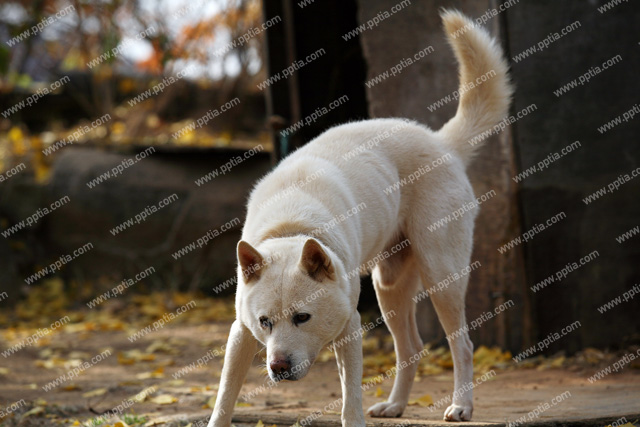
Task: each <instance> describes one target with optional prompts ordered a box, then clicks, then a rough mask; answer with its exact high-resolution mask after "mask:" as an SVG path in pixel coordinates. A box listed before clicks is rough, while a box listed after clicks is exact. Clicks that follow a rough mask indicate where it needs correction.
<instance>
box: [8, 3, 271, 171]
mask: <svg viewBox="0 0 640 427" xmlns="http://www.w3.org/2000/svg"><path fill="white" fill-rule="evenodd" d="M261 22H262V16H261V2H260V1H259V0H195V1H190V0H165V1H155V0H111V1H108V0H107V1H100V2H96V1H78V0H71V1H59V0H35V1H33V0H20V1H6V2H3V4H2V5H1V6H0V41H1V43H0V94H1V100H0V112H3V113H2V115H1V116H0V171H4V170H7V169H9V168H10V167H13V166H15V165H16V164H19V163H21V162H24V163H26V164H27V165H29V166H31V167H30V168H29V170H30V171H33V172H34V175H35V177H36V179H38V180H39V181H45V180H46V178H47V175H48V169H49V167H50V164H51V161H52V158H53V157H55V156H43V154H42V150H43V148H46V147H48V146H50V145H51V144H54V143H55V142H56V141H59V140H62V139H64V138H67V137H68V136H69V135H70V134H72V133H73V132H74V131H75V130H77V129H78V128H79V127H82V126H86V125H88V124H90V123H91V122H92V121H94V120H95V119H96V118H99V117H102V116H104V115H105V114H108V115H109V116H110V117H111V119H110V120H108V121H107V122H106V123H105V124H103V125H99V126H97V127H95V128H92V129H91V130H90V131H89V132H87V133H85V134H83V135H81V136H80V138H79V140H78V141H76V142H74V144H86V145H96V146H101V147H106V148H107V149H117V150H131V149H136V147H139V146H141V145H142V146H147V145H154V146H157V147H161V146H167V147H170V148H171V149H179V148H180V147H188V148H193V147H199V148H202V147H204V148H209V147H220V146H223V147H224V146H239V147H242V148H248V147H251V146H253V145H255V144H257V143H260V142H263V143H265V142H266V141H267V139H268V136H267V133H266V132H265V130H264V97H263V96H264V95H263V93H262V92H260V91H259V90H258V89H257V88H256V84H257V83H258V82H260V81H262V80H264V78H265V71H264V66H263V64H264V61H263V44H264V34H258V35H256V36H255V37H251V38H250V40H249V41H248V42H247V43H242V44H240V43H236V45H235V46H232V45H231V43H232V42H233V41H234V40H238V38H239V37H240V36H242V35H243V34H245V33H247V31H250V30H251V29H253V28H256V27H258V26H259V25H260V24H261ZM38 26H40V27H42V30H41V31H37V32H36V33H35V34H34V33H33V31H31V29H32V28H34V27H38ZM25 32H26V33H25ZM110 52H117V53H116V54H115V55H112V54H110ZM92 61H93V63H92ZM97 62H99V63H97ZM65 76H68V78H69V80H68V82H67V83H64V84H63V85H62V86H61V87H59V88H57V89H56V90H54V91H53V92H52V93H50V94H47V95H45V96H42V97H40V98H38V99H37V102H35V103H34V104H33V105H31V106H29V107H25V108H21V109H19V110H15V111H13V112H11V111H10V110H9V109H10V108H11V107H13V106H16V105H19V103H20V102H21V101H24V100H25V99H26V98H28V97H29V96H33V95H34V94H42V93H43V90H45V89H46V88H50V87H51V84H52V82H55V81H58V80H60V79H61V78H65ZM176 76H181V77H182V78H179V77H176ZM169 79H170V80H169ZM162 82H164V83H165V88H164V90H162V92H160V93H159V94H157V95H151V96H149V97H148V98H147V99H146V100H144V101H141V102H137V101H135V98H136V97H138V96H139V95H140V94H142V93H144V92H145V91H146V90H149V89H152V88H154V87H155V86H156V85H158V84H160V83H162ZM168 82H171V84H167V83H168ZM36 96H37V95H36ZM235 97H239V98H240V99H241V100H242V103H241V105H240V106H239V107H237V108H234V109H233V110H232V111H229V112H228V113H225V115H223V117H221V118H220V119H219V120H214V121H212V122H210V123H209V124H208V125H207V126H206V127H203V128H201V129H195V130H194V131H190V132H186V133H184V134H183V135H181V136H180V137H178V138H172V137H171V135H172V134H173V133H174V132H176V131H178V130H180V129H182V128H184V126H186V125H187V124H189V123H191V122H192V121H193V120H195V119H197V118H199V117H201V116H202V115H204V114H206V112H207V111H208V110H209V109H212V108H219V106H220V105H222V104H224V103H225V102H227V101H229V100H230V99H233V98H235ZM56 154H57V152H56Z"/></svg>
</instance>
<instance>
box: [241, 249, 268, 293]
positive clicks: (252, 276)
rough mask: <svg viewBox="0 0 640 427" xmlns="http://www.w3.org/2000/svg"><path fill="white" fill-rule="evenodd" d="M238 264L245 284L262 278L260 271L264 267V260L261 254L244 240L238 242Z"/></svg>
mask: <svg viewBox="0 0 640 427" xmlns="http://www.w3.org/2000/svg"><path fill="white" fill-rule="evenodd" d="M238 263H239V264H240V268H241V269H242V276H243V277H244V281H245V283H249V282H253V281H254V280H258V279H259V278H260V269H261V268H262V267H264V259H263V258H262V255H260V252H258V251H257V250H256V249H255V248H254V247H253V246H251V245H250V244H248V243H247V242H245V241H244V240H240V241H239V242H238Z"/></svg>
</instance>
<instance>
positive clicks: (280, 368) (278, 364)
mask: <svg viewBox="0 0 640 427" xmlns="http://www.w3.org/2000/svg"><path fill="white" fill-rule="evenodd" d="M269 367H270V368H271V372H273V374H274V375H276V376H280V377H285V378H286V376H287V375H289V370H290V369H291V363H290V362H289V359H276V360H274V361H272V362H271V363H270V364H269Z"/></svg>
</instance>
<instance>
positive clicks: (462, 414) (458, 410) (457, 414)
mask: <svg viewBox="0 0 640 427" xmlns="http://www.w3.org/2000/svg"><path fill="white" fill-rule="evenodd" d="M472 413H473V406H472V405H455V404H453V405H451V406H449V407H448V408H447V410H446V411H444V420H445V421H469V420H471V414H472Z"/></svg>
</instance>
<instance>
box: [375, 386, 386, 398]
mask: <svg viewBox="0 0 640 427" xmlns="http://www.w3.org/2000/svg"><path fill="white" fill-rule="evenodd" d="M382 395H384V391H382V388H381V387H378V388H377V389H376V394H375V396H376V397H382Z"/></svg>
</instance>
